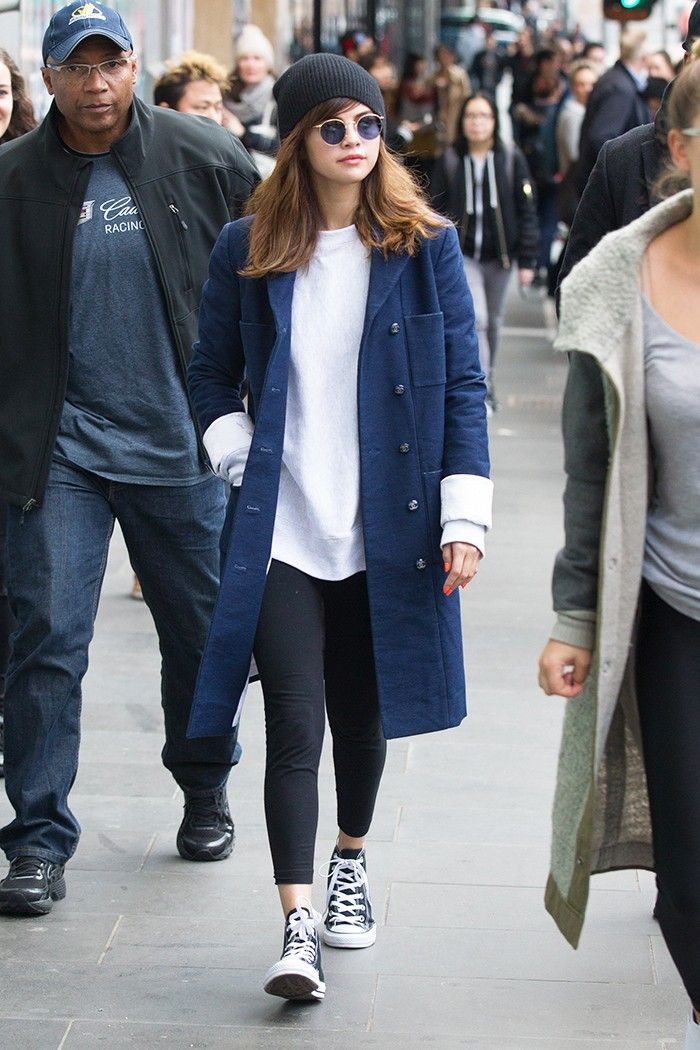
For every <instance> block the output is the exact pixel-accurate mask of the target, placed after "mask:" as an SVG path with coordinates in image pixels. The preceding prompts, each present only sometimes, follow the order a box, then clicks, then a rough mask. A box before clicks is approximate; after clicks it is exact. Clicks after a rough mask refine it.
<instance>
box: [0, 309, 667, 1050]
mask: <svg viewBox="0 0 700 1050" xmlns="http://www.w3.org/2000/svg"><path fill="white" fill-rule="evenodd" d="M509 310H510V314H511V319H512V320H511V323H512V324H513V326H514V329H513V332H514V334H513V335H511V336H508V337H507V338H506V339H505V340H504V343H503V347H502V350H501V359H500V362H499V366H498V367H499V375H498V387H499V397H500V398H501V402H502V406H503V407H502V411H500V412H499V413H498V414H497V415H496V416H495V417H494V418H493V419H492V420H491V424H490V426H491V435H492V456H493V466H494V477H495V480H496V528H495V529H494V531H493V533H492V535H491V536H490V537H489V545H488V556H487V558H486V560H485V561H484V563H483V565H482V567H481V570H480V572H479V575H478V577H477V579H476V581H475V582H474V585H473V586H471V587H470V588H469V589H468V591H467V592H465V593H464V594H463V595H462V603H463V606H462V607H463V613H464V638H465V652H466V663H467V669H468V677H469V717H468V718H467V720H466V721H465V723H464V724H463V725H462V726H461V727H459V728H458V729H456V730H453V731H450V732H449V733H438V734H433V735H431V736H429V737H420V738H413V739H406V740H399V741H393V742H391V744H390V747H389V753H388V759H387V766H386V772H385V778H384V784H383V788H382V792H381V794H380V798H379V802H378V806H377V813H376V819H375V824H374V828H373V834H372V837H371V840H370V844H369V847H368V850H369V870H370V879H371V884H372V887H373V896H374V902H375V907H376V912H377V916H378V922H379V937H378V942H377V945H376V946H375V947H374V948H372V949H368V950H367V951H364V952H354V953H353V952H349V953H343V952H339V951H332V950H327V951H326V952H325V953H324V963H325V968H326V975H327V981H328V988H329V991H328V996H327V1000H326V1002H325V1003H323V1004H322V1005H320V1006H318V1007H316V1008H314V1007H311V1008H309V1007H299V1006H297V1007H293V1006H292V1007H290V1006H288V1005H285V1004H283V1003H280V1002H278V1001H276V1000H271V999H270V998H269V997H267V996H265V995H264V994H263V992H262V990H261V979H262V975H263V973H264V971H265V970H266V968H267V967H268V965H269V964H270V962H272V961H273V960H274V959H275V958H276V957H277V954H278V952H279V944H280V939H281V922H280V917H279V915H278V903H277V901H276V894H275V889H274V886H273V882H272V877H271V868H270V860H269V854H268V847H267V842H266V835H265V826H264V816H263V801H262V775H263V765H264V749H265V744H264V721H263V711H262V698H261V695H260V689H259V687H254V688H253V689H251V691H250V694H249V697H248V700H247V702H246V708H245V711H244V714H243V721H242V725H241V740H242V743H243V748H244V755H243V759H242V762H241V764H240V765H239V767H238V768H237V769H235V770H234V771H233V773H232V775H231V779H230V784H229V792H230V797H231V803H232V809H233V813H234V819H235V822H236V831H237V844H236V848H235V851H234V854H233V856H232V857H231V858H230V859H229V860H227V861H225V862H224V863H222V864H188V863H186V862H184V861H182V860H181V859H180V858H179V857H178V856H177V854H176V851H175V834H176V831H177V827H178V824H179V821H180V819H181V814H182V798H181V795H180V793H179V791H178V790H177V788H176V787H175V785H174V784H173V783H172V781H171V780H170V778H169V777H168V775H167V774H166V773H165V772H164V770H163V769H162V767H161V764H160V757H159V756H160V749H161V747H162V712H161V709H160V682H159V666H158V654H157V639H156V636H155V630H154V627H153V622H152V619H151V617H150V613H149V611H148V609H147V608H146V607H145V605H144V604H143V603H139V602H135V601H133V600H132V599H131V598H130V597H129V592H130V588H131V570H130V567H129V562H128V557H127V554H126V551H125V548H124V545H123V543H122V541H121V540H120V537H119V535H118V534H117V536H116V537H115V541H114V543H113V544H112V548H111V550H110V557H109V563H108V568H107V575H106V579H105V588H104V592H103V598H102V602H101V606H100V612H99V616H98V623H97V629H96V633H95V639H94V642H93V645H92V649H91V666H90V670H89V672H88V675H87V676H86V679H85V682H84V705H83V744H82V764H81V769H80V772H79V777H78V780H77V783H76V786H75V790H74V792H73V795H72V800H71V801H72V805H73V808H74V810H75V812H76V815H77V816H78V819H79V820H80V822H81V824H82V826H83V836H82V839H81V842H80V846H79V849H78V852H77V854H76V856H75V857H74V858H73V860H72V861H71V863H70V865H69V867H68V870H67V879H68V897H67V899H66V900H65V901H64V902H61V903H59V904H57V905H56V906H55V908H54V910H53V912H52V913H51V914H50V915H49V916H46V917H44V918H42V919H36V920H4V921H2V922H0V989H1V992H0V1050H34V1048H36V1050H59V1048H60V1050H78V1048H83V1050H85V1048H87V1050H93V1048H95V1047H98V1046H105V1047H107V1048H108V1050H120V1048H136V1050H152V1048H156V1047H161V1046H166V1047H168V1048H169V1050H185V1048H187V1050H191V1048H200V1047H201V1048H204V1050H207V1048H211V1050H219V1048H223V1047H242V1048H247V1047H251V1048H256V1047H270V1048H284V1050H287V1048H290V1050H293V1048H296V1047H313V1048H319V1050H321V1048H323V1050H336V1048H340V1047H343V1048H346V1047H347V1046H348V1045H351V1046H359V1047H363V1046H367V1047H373V1048H380V1050H406V1048H413V1047H415V1048H419V1047H420V1048H423V1047H436V1048H439V1050H452V1048H457V1047H472V1048H474V1050H600V1048H601V1047H605V1046H608V1045H610V1046H614V1047H615V1050H633V1048H634V1050H652V1048H654V1050H672V1048H673V1050H680V1046H681V1036H682V1031H683V1026H684V1015H685V1003H684V996H683V992H682V989H681V987H680V983H679V981H678V977H677V975H676V973H675V970H674V969H673V966H672V964H671V961H670V959H669V957H668V954H667V952H666V949H665V947H664V945H663V941H662V939H661V937H660V935H659V931H658V927H657V926H656V924H655V923H654V922H653V920H652V919H651V908H652V906H653V901H654V881H653V876H651V875H650V874H648V873H637V872H631V871H624V872H615V873H612V874H610V875H607V876H602V877H597V878H595V879H594V880H593V887H592V892H591V902H590V909H589V917H588V921H587V924H586V927H585V930H584V935H583V938H582V942H581V946H580V948H579V950H578V951H577V952H573V951H572V950H571V949H570V948H569V947H568V946H567V945H566V943H565V942H564V941H563V940H562V939H561V937H560V936H559V934H558V932H557V931H556V929H555V927H554V926H553V923H552V921H551V919H550V918H549V916H548V915H547V914H546V913H545V912H544V909H543V907H542V892H543V887H544V883H545V880H546V877H547V871H548V863H549V812H550V808H551V800H552V793H553V788H554V777H555V772H556V763H557V751H558V744H559V733H560V726H561V718H562V713H563V712H562V707H561V705H560V703H559V702H558V701H556V700H553V699H547V698H544V697H543V696H542V695H541V693H539V691H538V689H537V685H536V674H535V667H536V662H537V655H538V653H539V650H540V648H541V646H542V644H543V641H544V639H545V638H546V636H547V633H548V630H549V626H550V622H551V613H550V596H549V578H550V573H551V564H552V559H553V555H554V552H555V550H556V549H557V547H558V546H559V544H560V542H561V535H562V530H561V488H562V473H561V461H562V456H561V442H560V438H559V412H560V400H561V391H562V389H563V383H564V378H565V370H566V362H565V360H564V359H563V358H556V359H555V358H553V356H552V353H551V351H550V349H549V346H548V344H547V341H546V338H545V337H544V336H543V334H542V331H540V330H539V329H542V327H543V318H542V315H541V312H540V308H539V307H536V306H533V305H532V304H526V303H523V302H521V301H520V300H518V299H515V300H513V301H512V302H511V303H510V307H509ZM531 323H534V324H535V325H536V327H537V328H538V332H537V335H536V336H535V337H534V338H526V337H525V336H523V334H522V326H523V325H526V324H531ZM518 333H520V334H518ZM326 744H328V740H327V741H326ZM319 788H320V818H319V837H318V849H317V855H316V866H317V870H320V868H321V866H322V865H323V863H324V862H326V861H327V859H328V856H329V853H330V849H331V847H332V842H333V838H334V835H335V797H334V784H333V773H332V761H331V755H330V748H329V747H328V746H326V748H325V750H324V754H323V758H322V763H321V771H320V776H319ZM9 818H10V808H9V804H8V803H7V800H6V799H5V798H4V795H3V794H2V792H0V821H2V822H5V821H6V820H7V819H9ZM322 884H323V878H322V876H321V875H320V874H319V875H318V878H317V889H318V902H319V903H320V900H321V890H322Z"/></svg>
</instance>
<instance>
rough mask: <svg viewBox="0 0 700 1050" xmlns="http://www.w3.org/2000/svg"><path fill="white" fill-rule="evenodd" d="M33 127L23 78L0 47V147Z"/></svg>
mask: <svg viewBox="0 0 700 1050" xmlns="http://www.w3.org/2000/svg"><path fill="white" fill-rule="evenodd" d="M35 127H36V119H35V117H34V107H33V106H32V101H31V99H30V97H29V94H28V93H27V88H26V86H25V83H24V77H23V76H22V74H21V73H20V71H19V68H18V66H17V64H16V62H15V61H14V60H13V58H12V57H11V56H10V55H9V54H8V53H7V51H5V50H4V49H3V48H1V47H0V146H2V145H3V144H4V143H5V142H12V140H13V139H18V138H19V137H20V135H26V133H27V132H28V131H31V130H32V128H35Z"/></svg>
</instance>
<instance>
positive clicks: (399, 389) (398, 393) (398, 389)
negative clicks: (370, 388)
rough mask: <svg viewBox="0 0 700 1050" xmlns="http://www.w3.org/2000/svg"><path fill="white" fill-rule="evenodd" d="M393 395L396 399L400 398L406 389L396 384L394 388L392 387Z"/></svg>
mask: <svg viewBox="0 0 700 1050" xmlns="http://www.w3.org/2000/svg"><path fill="white" fill-rule="evenodd" d="M394 393H395V394H396V396H397V397H401V395H402V394H405V393H406V387H405V386H404V385H403V383H397V384H396V386H395V387H394Z"/></svg>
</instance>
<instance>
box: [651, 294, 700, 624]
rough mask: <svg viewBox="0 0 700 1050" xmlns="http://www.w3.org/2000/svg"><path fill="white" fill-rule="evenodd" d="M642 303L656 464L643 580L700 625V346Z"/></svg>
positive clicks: (662, 597)
mask: <svg viewBox="0 0 700 1050" xmlns="http://www.w3.org/2000/svg"><path fill="white" fill-rule="evenodd" d="M642 301H643V304H644V369H645V379H646V404H647V418H648V420H649V433H650V440H651V447H652V457H653V463H654V485H653V491H652V493H651V500H650V504H649V512H648V514H647V530H646V542H645V548H644V578H645V579H646V580H647V582H648V583H649V586H650V587H651V588H652V590H654V591H655V592H656V593H657V594H658V595H659V597H660V598H661V599H662V600H663V601H665V602H666V603H667V604H668V605H670V606H671V607H672V608H673V609H675V610H676V611H677V612H680V613H682V614H683V615H684V616H689V617H690V618H691V619H693V620H700V345H698V344H697V343H692V342H691V341H690V340H689V339H685V338H684V337H683V336H682V335H679V334H678V332H675V331H674V330H673V329H672V328H671V327H670V326H669V325H667V324H666V322H665V321H664V320H663V318H662V317H660V316H659V315H658V314H657V313H656V311H655V310H654V309H653V307H652V306H651V305H650V304H649V303H648V302H647V300H646V299H645V298H644V297H643V298H642Z"/></svg>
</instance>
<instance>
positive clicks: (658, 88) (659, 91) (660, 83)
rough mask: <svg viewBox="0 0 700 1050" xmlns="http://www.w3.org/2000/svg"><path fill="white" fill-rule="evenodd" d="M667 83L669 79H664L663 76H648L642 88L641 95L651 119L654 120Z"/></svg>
mask: <svg viewBox="0 0 700 1050" xmlns="http://www.w3.org/2000/svg"><path fill="white" fill-rule="evenodd" d="M668 85H669V81H668V80H664V78H663V77H649V78H648V80H647V86H646V87H645V88H644V91H643V95H644V101H645V102H646V104H647V106H648V107H649V115H650V116H651V119H652V120H656V116H657V114H658V112H659V110H660V109H661V105H662V103H663V100H664V94H665V93H666V89H667V88H668Z"/></svg>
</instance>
